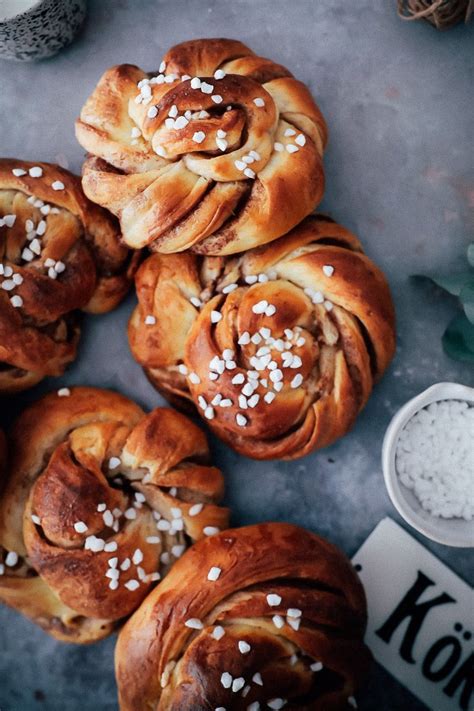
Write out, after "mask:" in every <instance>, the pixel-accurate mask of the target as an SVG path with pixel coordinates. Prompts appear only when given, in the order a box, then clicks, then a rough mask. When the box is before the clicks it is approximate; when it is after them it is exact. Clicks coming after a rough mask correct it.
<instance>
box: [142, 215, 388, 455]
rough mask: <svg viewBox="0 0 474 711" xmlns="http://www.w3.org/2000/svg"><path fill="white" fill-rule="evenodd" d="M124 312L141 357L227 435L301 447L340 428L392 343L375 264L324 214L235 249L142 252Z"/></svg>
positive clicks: (175, 395) (174, 396) (287, 448)
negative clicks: (128, 311)
mask: <svg viewBox="0 0 474 711" xmlns="http://www.w3.org/2000/svg"><path fill="white" fill-rule="evenodd" d="M136 289H137V296H138V306H137V308H136V309H135V311H134V312H133V314H132V317H131V319H130V323H129V341H130V347H131V349H132V353H133V355H134V357H135V358H136V360H138V362H139V363H141V365H142V366H143V367H144V368H145V372H146V373H147V375H148V377H149V378H150V380H151V381H152V383H153V384H154V385H155V386H156V387H157V388H158V390H160V392H161V393H162V394H163V395H164V396H165V397H167V398H168V399H169V400H171V401H172V402H173V403H175V404H176V405H178V406H181V407H183V406H184V407H186V405H188V406H189V404H190V403H194V404H195V405H196V407H197V409H198V411H199V412H200V414H201V415H202V416H203V417H204V418H205V419H206V420H207V422H208V424H209V426H210V427H211V428H212V429H213V430H214V431H215V432H216V433H217V434H218V435H219V437H221V438H222V439H223V440H224V441H225V442H227V443H228V444H229V445H230V446H231V447H233V448H234V449H236V450H237V451H238V452H241V453H242V454H245V455H246V456H249V457H253V458H255V459H272V458H284V459H292V458H296V457H301V456H303V455H305V454H307V453H308V452H310V451H311V450H313V449H315V448H319V447H324V446H327V445H329V444H331V443H332V442H333V441H334V440H335V439H337V438H338V437H341V436H342V435H344V434H345V433H346V432H347V431H348V429H349V428H350V427H351V426H352V424H353V423H354V420H355V418H356V417H357V414H358V413H359V412H360V410H361V408H362V407H363V406H364V405H365V403H366V402H367V399H368V397H369V395H370V392H371V390H372V387H373V384H374V382H375V381H376V380H377V379H378V378H379V377H380V376H381V374H382V373H383V371H384V370H385V368H386V367H387V365H388V363H389V362H390V359H391V358H392V356H393V353H394V348H395V325H394V311H393V305H392V300H391V297H390V292H389V288H388V285H387V282H386V280H385V278H384V276H383V274H382V272H381V271H380V270H379V269H378V268H377V267H376V266H375V264H374V263H373V262H372V261H371V260H370V259H369V258H368V257H367V256H365V254H364V253H363V252H362V248H361V245H360V243H359V241H358V240H357V238H356V237H355V236H354V235H353V234H351V233H350V232H349V231H348V230H346V229H345V228H343V227H341V226H340V225H337V224H336V223H335V222H333V221H332V220H330V219H328V218H327V217H323V216H313V217H308V218H307V219H306V220H305V221H303V222H302V223H301V224H300V225H299V226H298V227H296V228H295V229H294V230H292V231H291V232H290V233H289V234H287V235H285V236H284V237H282V238H280V239H279V240H277V241H275V242H272V244H270V245H267V246H265V247H260V248H257V249H255V250H251V251H249V252H246V253H244V254H241V255H237V256H235V257H228V258H223V257H201V256H198V255H194V254H190V253H185V254H179V255H159V254H155V255H152V256H151V257H149V258H148V259H147V260H146V261H145V262H144V263H143V264H142V266H141V267H140V269H139V270H138V272H137V276H136Z"/></svg>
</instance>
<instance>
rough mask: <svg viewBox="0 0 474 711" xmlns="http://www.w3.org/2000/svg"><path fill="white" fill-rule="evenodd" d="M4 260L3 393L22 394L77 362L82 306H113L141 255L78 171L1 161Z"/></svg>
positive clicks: (0, 314)
mask: <svg viewBox="0 0 474 711" xmlns="http://www.w3.org/2000/svg"><path fill="white" fill-rule="evenodd" d="M30 170H33V171H35V170H36V171H39V172H40V173H41V175H39V176H38V177H32V176H31V175H30V173H29V171H30ZM13 171H15V172H17V173H18V172H20V173H22V174H21V175H15V174H14V173H13ZM23 173H24V174H23ZM53 185H54V186H56V187H57V188H58V189H55V188H53ZM61 186H62V187H61ZM10 220H14V221H13V224H11V222H10ZM0 265H1V267H0V271H1V276H0V279H1V284H2V289H1V290H0V364H1V366H2V367H1V368H0V392H16V391H18V390H23V389H25V388H27V387H31V386H32V385H35V384H36V383H38V382H39V381H40V380H42V378H44V377H45V376H47V375H60V374H61V373H62V372H63V371H64V369H65V367H66V366H67V365H68V364H69V363H70V362H71V361H72V360H74V358H75V355H76V349H77V343H78V340H79V323H78V318H77V312H78V310H79V309H81V310H83V311H89V312H91V313H103V312H106V311H109V310H111V309H112V308H114V307H115V306H116V305H117V304H118V303H119V302H120V301H121V299H122V298H123V297H124V296H125V294H126V292H127V291H128V289H129V286H130V283H131V280H132V279H133V276H134V273H135V271H136V267H137V265H138V255H137V254H134V255H133V256H131V255H130V252H129V250H128V249H127V248H126V247H124V246H123V245H122V244H121V243H120V231H119V226H118V223H117V221H116V220H115V218H113V216H112V215H110V214H108V213H107V212H106V211H105V210H103V209H102V208H100V207H98V206H97V205H95V204H93V203H92V202H90V201H89V200H88V199H87V198H86V197H85V195H84V193H83V192H82V187H81V182H80V179H79V178H78V177H77V176H75V175H72V173H69V172H68V171H67V170H64V169H63V168H60V167H59V166H56V165H51V164H48V163H29V162H27V161H19V160H13V159H7V158H3V159H0ZM15 280H16V281H15Z"/></svg>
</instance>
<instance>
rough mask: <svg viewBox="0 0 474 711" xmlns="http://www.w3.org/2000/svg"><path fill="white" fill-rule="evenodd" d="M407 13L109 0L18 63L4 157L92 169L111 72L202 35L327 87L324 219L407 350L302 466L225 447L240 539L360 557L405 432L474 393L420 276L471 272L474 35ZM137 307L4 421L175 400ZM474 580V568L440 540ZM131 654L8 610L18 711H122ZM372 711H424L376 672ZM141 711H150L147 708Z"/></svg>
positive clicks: (5, 699)
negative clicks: (62, 398)
mask: <svg viewBox="0 0 474 711" xmlns="http://www.w3.org/2000/svg"><path fill="white" fill-rule="evenodd" d="M395 4H396V3H395V0H385V1H384V2H381V1H380V0H357V2H353V0H316V1H315V0H292V2H286V1H283V0H232V2H227V1H226V0H193V1H191V0H187V1H186V0H166V1H165V0H149V1H146V0H115V1H112V0H95V1H94V2H90V12H89V17H88V21H87V24H86V26H85V29H84V31H83V33H82V35H81V36H80V38H78V40H77V41H76V42H75V43H74V44H73V45H72V46H71V47H70V48H68V49H67V50H65V51H63V52H62V53H61V54H59V55H58V56H57V57H56V58H54V59H51V60H48V61H44V62H41V63H38V64H31V65H20V64H14V63H6V62H2V63H1V62H0V83H1V93H0V121H1V123H0V126H1V130H0V154H1V155H9V156H15V157H19V158H25V159H31V160H36V159H38V160H40V159H44V160H51V161H55V160H56V161H61V162H63V163H64V162H67V164H68V165H69V167H70V168H71V169H73V170H75V171H79V170H80V166H81V160H82V157H83V154H82V150H81V148H80V147H79V146H78V145H77V143H76V141H75V138H74V132H73V122H74V119H75V117H76V116H77V114H78V112H79V110H80V108H81V106H82V103H83V101H84V100H85V98H86V97H87V96H88V94H89V93H90V91H91V90H92V88H93V86H94V84H95V82H96V80H97V79H98V78H99V76H100V74H101V73H102V71H103V70H104V69H105V68H106V67H108V66H109V65H111V64H115V63H120V62H132V63H137V64H139V65H141V66H143V67H144V68H149V69H153V68H156V67H157V66H158V64H159V62H160V58H161V55H162V53H163V52H164V51H165V50H166V49H167V48H168V47H169V46H170V45H171V44H174V43H175V42H179V41H182V40H184V39H189V38H192V37H206V36H230V37H236V38H239V39H242V40H243V41H244V42H247V43H248V44H249V45H250V46H251V47H252V48H253V49H254V50H256V51H257V52H259V53H261V54H263V55H267V56H270V57H272V58H274V59H275V60H277V61H279V62H281V63H283V64H285V65H287V66H288V67H289V68H290V69H291V70H292V71H293V72H294V73H295V74H296V75H297V76H298V77H299V78H301V79H302V80H303V81H305V82H306V83H307V84H309V86H310V87H311V89H312V91H313V92H314V94H315V96H316V97H317V100H318V102H319V104H320V106H321V109H322V110H323V112H324V114H325V116H326V118H327V121H328V124H329V127H330V143H329V147H328V151H327V156H326V171H327V193H326V197H325V199H324V203H323V206H322V207H323V208H324V210H325V211H327V212H329V213H330V214H331V215H332V216H333V217H335V218H337V219H338V220H340V221H341V222H342V223H343V224H346V225H347V226H348V227H350V228H352V229H353V230H354V231H355V232H357V234H358V235H359V236H360V238H361V239H362V241H363V243H364V244H365V246H366V249H367V251H368V253H369V254H370V255H371V256H372V257H373V258H374V259H375V260H376V261H377V262H378V263H379V264H380V266H381V267H382V268H384V269H385V271H386V272H387V274H388V276H389V280H390V283H391V286H392V289H393V293H394V297H395V302H396V308H397V314H398V333H399V336H398V351H397V356H396V359H395V361H394V363H393V365H392V367H391V368H390V370H389V372H388V373H387V375H386V376H385V378H384V379H383V381H382V382H381V384H380V385H379V386H378V387H377V388H376V390H375V392H374V394H373V396H372V398H371V400H370V403H369V405H368V407H367V408H366V409H365V411H364V412H363V414H362V415H361V417H360V418H359V420H358V422H357V425H356V427H355V428H354V430H353V431H352V432H351V433H350V434H349V435H348V436H347V437H345V438H344V439H343V440H341V441H340V442H339V443H337V444H336V445H334V446H333V447H331V448H329V449H327V450H325V451H322V452H318V453H315V454H313V455H311V456H309V457H307V458H306V459H303V460H301V461H299V462H295V463H286V462H270V463H265V462H259V463H258V462H252V461H250V460H246V459H244V458H243V457H240V456H238V455H236V454H234V453H233V452H231V451H229V450H228V449H226V447H225V446H224V445H222V444H221V443H220V442H218V441H217V440H216V439H215V438H211V440H212V446H213V450H214V454H215V458H216V460H217V462H218V463H219V465H221V466H222V468H223V469H224V470H225V472H226V475H227V500H228V503H229V504H230V505H231V506H232V509H233V522H234V524H237V525H239V524H247V523H252V522H256V521H260V520H264V519H274V520H286V521H293V522H295V523H298V524H302V525H304V526H307V527H308V528H310V529H312V530H314V531H318V532H320V533H321V534H323V535H325V536H328V537H329V538H331V539H332V540H333V541H334V542H335V543H337V544H339V545H340V546H342V548H343V549H344V550H345V551H346V552H347V553H348V554H349V555H351V554H353V553H354V552H355V551H356V550H357V548H358V547H359V545H360V544H361V543H362V541H363V540H364V539H365V538H366V537H367V535H368V534H369V533H370V531H371V530H372V529H373V528H374V526H375V525H376V524H377V522H378V521H379V520H380V519H381V518H382V517H383V516H385V515H387V514H389V515H392V516H394V518H397V517H396V515H395V512H394V509H393V508H392V506H391V504H390V501H389V499H388V496H387V494H386V491H385V487H384V484H383V480H382V472H381V467H380V448H381V442H382V437H383V433H384V430H385V427H386V426H387V424H388V422H389V420H390V418H391V416H392V415H393V413H394V412H395V411H396V410H397V408H398V407H399V406H400V405H401V404H402V403H404V402H405V401H406V400H407V399H408V398H410V397H411V396H413V395H415V394H417V393H418V392H419V391H421V390H422V389H424V388H425V387H427V386H428V385H430V384H432V383H434V382H436V381H439V380H453V381H458V382H461V383H465V384H470V385H472V384H474V377H473V372H472V369H470V368H469V367H468V366H466V365H462V364H459V363H455V362H453V361H450V360H449V359H448V358H447V357H446V356H445V355H444V354H443V352H442V350H441V345H440V337H441V334H442V332H443V329H444V326H445V324H446V323H447V321H448V320H449V318H450V317H451V316H452V314H453V313H454V311H455V305H454V303H453V302H451V301H450V300H449V299H448V298H445V297H444V296H442V294H441V292H438V291H437V290H436V289H434V288H432V287H429V286H427V285H419V284H414V283H412V282H411V281H410V280H409V275H410V274H413V273H416V272H420V271H426V270H436V269H452V268H455V267H457V266H461V264H462V257H463V254H464V251H465V247H466V245H467V243H468V241H469V237H471V239H472V228H473V221H474V219H473V207H474V175H473V172H472V166H473V160H472V159H473V155H472V146H473V115H472V109H473V106H472V81H471V82H470V80H472V76H473V75H474V43H473V39H474V33H473V29H474V28H473V27H470V28H465V27H462V26H461V27H458V28H456V29H454V30H451V31H450V32H448V33H444V34H441V33H437V32H436V31H435V30H433V29H432V28H431V27H430V26H428V25H425V24H419V23H417V24H413V23H403V22H401V21H400V20H399V19H398V18H397V16H396V13H395ZM133 303H134V300H133V297H130V298H129V299H128V300H127V301H126V303H124V304H123V305H122V306H121V308H119V309H118V310H117V311H116V312H115V313H113V314H109V315H107V316H104V317H96V318H90V319H89V320H88V321H87V322H86V323H85V326H84V334H83V340H82V345H81V350H80V357H79V359H78V360H77V362H76V363H75V364H74V366H73V367H72V368H71V369H70V371H69V372H68V373H67V375H65V376H64V377H63V378H61V379H60V381H55V382H53V381H50V382H47V383H44V384H43V385H42V386H40V387H38V388H36V389H35V390H34V391H33V392H31V393H28V394H25V395H23V396H21V397H18V398H16V399H14V400H12V401H8V402H2V403H0V409H1V412H2V419H3V422H4V423H6V422H8V421H9V420H10V419H11V417H12V416H13V414H14V413H15V412H17V411H19V410H20V409H21V407H23V406H24V405H25V404H26V403H27V402H29V401H31V400H32V399H33V398H36V397H37V396H38V395H39V394H40V393H42V392H45V391H46V390H48V389H51V388H56V387H58V386H59V384H61V385H66V384H71V383H74V384H79V383H80V384H88V385H96V386H104V387H110V388H116V389H118V390H120V391H122V392H123V393H125V394H126V395H129V396H131V397H133V398H135V399H136V400H137V401H139V402H140V403H141V404H142V405H144V406H146V407H148V408H151V407H153V406H156V405H158V404H161V403H162V401H161V399H160V397H159V396H158V395H157V394H156V393H155V392H154V390H153V389H152V387H151V386H150V385H149V383H148V382H147V380H146V379H145V377H144V376H143V374H142V372H141V370H140V368H139V367H138V366H137V365H136V364H135V363H134V361H133V360H132V358H131V356H130V354H129V351H128V346H127V339H126V332H125V324H126V321H127V318H128V315H129V313H130V311H131V309H132V307H133ZM424 542H425V543H426V545H428V547H429V548H430V549H431V550H432V551H433V552H434V553H435V554H436V555H438V556H439V557H440V558H442V559H443V560H444V561H445V562H446V563H448V564H449V565H450V566H451V567H452V568H453V569H454V570H455V571H456V572H458V573H459V574H460V575H461V576H463V577H464V578H466V579H468V580H469V582H471V583H472V581H473V572H472V571H473V566H472V562H473V559H472V556H471V554H470V553H469V552H467V551H461V550H453V549H448V548H445V547H442V546H439V545H436V544H430V543H427V542H426V541H424ZM113 647H114V639H109V640H106V641H105V642H103V643H101V644H98V645H95V646H91V647H87V648H82V649H81V648H77V647H74V646H64V645H61V644H59V643H55V642H54V641H52V640H50V639H49V638H47V637H46V635H44V634H43V633H42V632H41V631H40V630H39V629H37V628H35V627H34V626H33V625H31V624H30V623H28V622H27V621H25V620H24V619H22V618H21V617H20V616H19V615H17V614H16V613H14V612H12V611H9V610H7V609H6V608H1V609H0V708H1V709H2V711H37V710H40V709H47V710H48V711H79V710H80V711H92V710H94V711H96V710H97V709H100V710H101V711H112V710H113V709H116V708H117V704H116V697H115V693H116V691H115V683H114V677H113V663H112V654H113ZM359 707H360V708H361V709H362V711H381V710H384V711H402V710H403V711H407V710H411V711H417V710H419V709H421V708H422V706H421V704H419V703H418V702H417V701H416V700H415V699H414V698H413V697H412V696H411V695H410V694H408V692H407V691H405V690H404V689H402V687H400V686H399V685H398V684H397V683H396V682H395V681H394V680H393V679H392V678H391V677H389V676H388V675H387V674H386V673H385V672H384V671H383V670H382V669H380V668H378V667H376V668H375V669H374V674H373V677H372V680H371V683H370V686H369V688H368V689H367V691H366V693H365V694H364V695H363V697H362V698H361V699H360V704H359ZM137 711H139V710H137Z"/></svg>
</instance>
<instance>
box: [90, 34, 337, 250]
mask: <svg viewBox="0 0 474 711" xmlns="http://www.w3.org/2000/svg"><path fill="white" fill-rule="evenodd" d="M76 136H77V139H78V141H79V143H80V144H81V145H82V146H83V147H84V148H85V149H86V150H87V151H89V153H90V154H91V157H90V158H89V159H88V160H87V161H86V163H85V165H84V177H83V187H84V191H85V193H86V195H87V196H88V197H89V198H90V199H91V200H94V201H95V202H97V203H98V204H99V205H102V206H103V207H106V208H107V209H109V210H110V211H111V212H113V213H114V214H115V215H117V216H118V217H119V219H120V223H121V227H122V232H123V236H124V240H125V242H126V244H127V245H129V246H130V247H133V248H135V249H139V248H141V247H145V246H148V247H149V248H150V249H151V250H153V251H157V252H166V253H170V252H181V251H183V250H186V249H192V251H195V252H199V253H201V254H214V255H216V254H233V253H235V252H241V251H243V250H246V249H249V248H251V247H255V246H257V245H259V244H264V243H266V242H270V241H272V240H274V239H276V238H277V237H280V236H281V235H282V234H284V233H285V232H287V231H288V230H289V229H291V228H292V227H294V226H295V225H296V224H297V223H298V222H299V221H300V220H301V219H302V218H303V217H305V216H306V215H308V214H309V213H310V212H311V211H312V210H313V209H314V207H315V205H317V204H318V203H319V202H320V200H321V198H322V195H323V190H324V173H323V168H322V155H323V150H324V147H325V144H326V140H327V129H326V124H325V122H324V118H323V116H322V115H321V112H320V110H319V108H318V107H317V105H316V104H315V102H314V100H313V98H312V97H311V94H310V93H309V91H308V89H307V87H306V86H305V85H304V84H302V83H301V82H300V81H298V80H297V79H295V78H294V77H293V76H292V75H291V73H290V72H289V71H288V70H287V69H286V68H285V67H282V66H281V65H280V64H275V62H272V61H271V60H269V59H264V58H263V57H259V56H257V55H256V54H254V53H253V52H252V50H251V49H249V48H248V47H246V46H245V45H244V44H242V43H241V42H237V41H235V40H228V39H201V40H192V41H190V42H183V43H182V44H178V45H176V46H175V47H172V48H171V49H170V50H169V52H168V53H167V54H166V55H165V57H164V60H163V62H162V64H161V66H160V68H159V72H158V73H157V74H155V73H149V74H147V73H146V72H144V71H142V70H141V69H139V68H138V67H136V66H132V65H130V64H122V65H120V66H115V67H112V68H111V69H108V70H107V71H106V72H105V74H104V75H103V76H102V78H101V79H100V81H99V83H98V85H97V87H96V88H95V90H94V91H93V93H92V95H91V96H90V97H89V99H88V100H87V102H86V104H85V106H84V107H83V109H82V111H81V116H80V119H78V121H77V122H76Z"/></svg>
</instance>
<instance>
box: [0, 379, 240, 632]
mask: <svg viewBox="0 0 474 711" xmlns="http://www.w3.org/2000/svg"><path fill="white" fill-rule="evenodd" d="M208 458H209V451H208V447H207V442H206V439H205V436H204V434H203V433H202V432H201V431H200V430H199V429H198V428H197V427H196V426H195V425H194V424H193V423H192V422H190V421H189V420H188V419H187V418H186V417H184V416H183V415H180V414H179V413H176V412H174V411H173V410H169V409H160V408H158V409H156V410H153V411H152V412H150V413H149V414H148V415H145V414H144V413H143V412H142V410H141V409H140V408H139V407H138V406H137V405H135V404H134V403H133V402H131V401H130V400H128V399H127V398H125V397H122V396H121V395H118V394H116V393H113V392H108V391H105V390H97V389H94V388H74V389H73V390H72V391H70V394H68V391H67V390H66V392H64V390H60V391H59V394H56V393H52V394H50V395H47V396H46V397H45V398H43V399H42V400H40V401H38V402H37V403H36V404H34V405H33V406H31V407H30V408H29V409H27V410H26V411H25V412H24V413H23V414H22V415H21V416H20V417H19V419H18V420H17V422H16V424H15V426H14V428H13V432H12V437H11V461H10V464H9V476H8V480H7V484H6V488H5V490H4V492H3V496H2V498H1V500H0V546H1V547H2V548H3V560H2V561H1V563H2V568H1V572H2V573H3V575H2V576H0V600H3V601H4V602H6V603H7V604H9V605H11V606H12V607H14V608H16V609H19V610H20V611H21V612H23V613H24V614H25V615H27V616H28V617H30V618H31V619H32V620H33V621H34V622H36V623H37V624H39V625H40V626H41V627H43V628H44V629H45V630H46V631H47V632H49V633H50V634H52V635H53V636H54V637H57V638H58V639H63V640H68V641H72V642H89V641H92V640H94V639H99V638H100V637H103V636H105V635H106V634H108V633H109V632H110V631H111V629H112V628H113V626H114V625H115V624H116V623H117V622H118V621H119V620H121V619H122V618H124V617H126V616H127V615H129V614H130V613H131V612H132V611H133V610H134V609H135V608H136V607H137V606H138V605H139V603H140V602H141V601H142V600H143V599H144V597H145V596H146V594H147V593H148V592H149V591H150V589H151V588H152V587H153V586H154V585H155V583H156V581H157V580H159V579H160V577H161V576H162V575H163V574H165V573H166V572H167V570H168V569H169V567H170V566H171V565H172V564H173V562H174V561H175V560H177V559H178V558H179V557H180V555H181V554H182V553H183V551H184V550H185V548H186V547H187V546H188V544H189V543H190V542H192V541H195V540H198V539H200V538H202V537H203V536H206V535H209V534H212V533H215V532H216V531H217V530H219V529H221V528H224V527H225V526H226V524H227V519H228V512H227V510H226V509H224V508H221V507H219V506H218V502H219V500H220V498H221V496H222V493H223V477H222V474H221V472H220V471H219V470H218V469H216V468H214V467H212V466H209V464H208Z"/></svg>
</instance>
